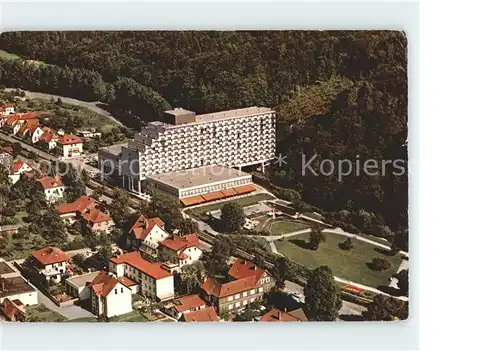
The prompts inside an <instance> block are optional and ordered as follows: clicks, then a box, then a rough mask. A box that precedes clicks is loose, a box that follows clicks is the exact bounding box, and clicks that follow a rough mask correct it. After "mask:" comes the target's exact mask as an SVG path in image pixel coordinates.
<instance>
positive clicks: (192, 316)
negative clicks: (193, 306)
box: [184, 306, 219, 322]
mask: <svg viewBox="0 0 500 351" xmlns="http://www.w3.org/2000/svg"><path fill="white" fill-rule="evenodd" d="M184 320H185V321H186V322H217V321H218V320H219V317H218V316H217V313H216V312H215V308H214V306H210V307H206V308H202V309H201V310H198V311H193V312H189V313H186V314H185V315H184Z"/></svg>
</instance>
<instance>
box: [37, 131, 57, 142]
mask: <svg viewBox="0 0 500 351" xmlns="http://www.w3.org/2000/svg"><path fill="white" fill-rule="evenodd" d="M47 129H48V130H47ZM44 130H45V131H44V133H43V134H42V135H40V140H41V141H45V142H46V143H49V142H50V141H52V140H57V139H59V136H58V135H57V134H56V133H54V131H52V129H50V128H44Z"/></svg>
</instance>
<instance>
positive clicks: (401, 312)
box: [363, 295, 408, 321]
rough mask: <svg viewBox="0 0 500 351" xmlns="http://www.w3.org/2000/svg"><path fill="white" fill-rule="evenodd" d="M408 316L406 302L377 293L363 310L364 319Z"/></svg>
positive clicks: (399, 318)
mask: <svg viewBox="0 0 500 351" xmlns="http://www.w3.org/2000/svg"><path fill="white" fill-rule="evenodd" d="M407 318H408V302H406V301H401V300H398V299H395V298H393V297H389V296H384V295H377V296H375V297H374V298H373V302H372V303H370V304H369V305H368V307H367V310H366V311H364V312H363V319H364V320H365V321H394V320H405V319H407Z"/></svg>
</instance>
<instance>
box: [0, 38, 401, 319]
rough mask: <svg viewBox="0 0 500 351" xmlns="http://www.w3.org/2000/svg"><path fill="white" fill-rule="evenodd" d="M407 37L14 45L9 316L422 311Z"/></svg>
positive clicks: (0, 208)
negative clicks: (412, 274) (412, 217)
mask: <svg viewBox="0 0 500 351" xmlns="http://www.w3.org/2000/svg"><path fill="white" fill-rule="evenodd" d="M407 51H408V42H407V36H406V34H405V32H403V31H396V30H394V31H391V30H373V31H372V30H356V31H343V30H336V31H331V30H328V31H326V30H325V31H319V30H310V31H309V30H308V31H305V30H296V31H292V30H288V31H275V30H273V31H66V32H56V31H43V32H36V31H32V32H4V33H1V34H0V321H2V322H5V323H7V322H91V323H95V322H147V323H155V322H160V323H162V322H181V323H185V322H220V323H223V322H255V323H265V322H308V321H312V322H327V321H328V322H332V321H333V322H334V321H337V322H350V321H392V322H394V321H403V320H406V319H408V315H409V312H408V311H409V290H410V284H409V266H410V265H409V231H408V227H409V225H408V217H409V216H408V203H409V192H408V142H407V139H408V60H407Z"/></svg>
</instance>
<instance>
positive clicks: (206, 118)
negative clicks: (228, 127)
mask: <svg viewBox="0 0 500 351" xmlns="http://www.w3.org/2000/svg"><path fill="white" fill-rule="evenodd" d="M272 111H273V110H272V109H270V108H269V107H257V106H253V107H247V108H239V109H236V110H228V111H221V112H214V113H205V114H203V115H196V122H197V123H200V122H210V121H216V120H218V119H225V118H235V117H243V116H251V115H255V114H258V113H265V112H272Z"/></svg>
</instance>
